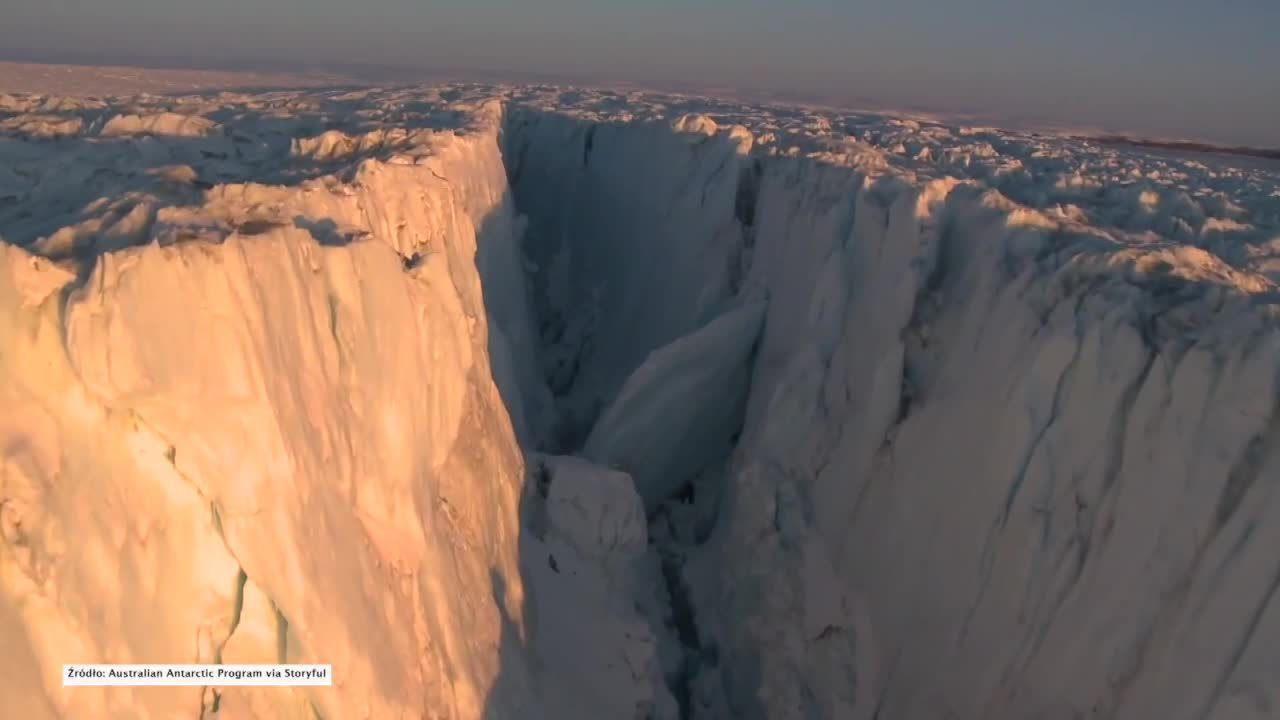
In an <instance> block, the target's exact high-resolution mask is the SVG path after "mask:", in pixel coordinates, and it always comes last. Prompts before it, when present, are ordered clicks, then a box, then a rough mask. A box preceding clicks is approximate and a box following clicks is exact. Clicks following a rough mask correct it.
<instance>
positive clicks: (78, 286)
mask: <svg viewBox="0 0 1280 720" xmlns="http://www.w3.org/2000/svg"><path fill="white" fill-rule="evenodd" d="M1277 188H1280V175H1278V174H1277V171H1276V169H1275V168H1274V167H1270V166H1267V165H1266V164H1252V165H1250V164H1248V163H1244V162H1241V161H1238V160H1228V159H1216V158H1212V157H1210V156H1196V157H1194V158H1192V157H1179V156H1176V155H1171V154H1168V153H1154V152H1148V151H1143V150H1137V149H1119V148H1105V147H1100V146H1095V145H1090V144H1087V143H1081V142H1076V141H1071V140H1064V139H1056V138H1049V137H1040V136H1032V135H1027V134H1020V133H1011V132H1001V131H997V130H992V129H985V128H963V127H950V126H944V125H941V124H937V123H930V122H920V121H914V120H903V119H894V118H885V117H878V116H872V115H867V114H860V113H849V112H837V111H819V110H812V109H798V108H785V107H763V106H744V105H739V104H735V103H730V102H724V101H715V100H707V99H700V98H690V97H668V96H656V95H648V94H643V93H611V92H605V91H581V90H560V89H556V88H547V87H539V88H504V87H489V86H472V85H455V86H439V87H415V88H391V89H371V90H359V91H321V90H307V91H296V92H271V93H250V94H241V93H225V94H222V95H216V96H214V95H206V96H198V97H197V96H193V97H185V98H183V97H163V96H137V97H129V98H112V99H107V100H102V99H84V98H71V97H58V96H28V95H0V237H3V238H4V242H3V243H0V644H2V645H3V646H4V647H5V648H6V651H5V652H3V653H0V717H22V718H36V719H39V718H73V717H74V718H78V717H113V718H114V717H120V718H126V717H127V718H172V717H192V718H223V719H230V718H268V717H272V718H274V717H297V718H314V717H321V718H348V717H352V718H359V717H372V718H411V717H412V718H423V717H425V718H449V719H458V720H464V719H466V720H469V719H471V718H541V717H545V718H557V719H559V718H583V720H586V719H588V718H591V719H596V718H627V719H630V718H637V719H639V718H654V719H662V720H666V719H668V718H670V719H672V720H674V719H675V718H700V719H707V720H710V719H716V718H728V717H741V718H784V719H785V718H805V719H808V718H832V719H838V720H844V719H845V718H852V719H857V718H866V719H868V720H870V719H872V718H875V719H877V720H899V719H906V720H913V719H915V718H920V719H922V720H929V719H932V718H946V717H956V718H1023V717H1026V718H1038V717H1040V718H1074V717H1096V718H1118V719H1122V720H1123V719H1125V718H1170V719H1172V720H1182V719H1184V718H1185V719H1186V720H1192V719H1200V718H1211V719H1214V720H1237V719H1248V718H1271V717H1275V716H1276V714H1277V710H1276V708H1280V681H1278V680H1277V670H1278V669H1280V600H1277V588H1278V587H1280V555H1277V553H1276V552H1275V548H1276V546H1277V544H1278V543H1280V495H1278V494H1277V493H1276V492H1275V491H1276V486H1277V482H1280V407H1278V405H1280V327H1278V326H1280V312H1278V311H1277V300H1280V291H1278V290H1277V287H1276V285H1275V281H1276V279H1277V277H1280V190H1277ZM94 661H99V662H105V661H111V662H190V661H199V662H276V661H297V662H323V663H332V664H333V665H334V666H335V675H336V685H335V687H334V688H331V689H326V688H297V689H244V688H242V689H236V688H227V689H224V690H222V691H218V692H214V691H213V690H201V689H181V688H157V689H145V690H144V689H129V688H105V689H77V690H74V691H73V690H71V689H64V688H62V686H61V679H60V675H59V673H60V670H61V666H62V664H63V663H65V662H94Z"/></svg>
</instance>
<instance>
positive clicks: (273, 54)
mask: <svg viewBox="0 0 1280 720" xmlns="http://www.w3.org/2000/svg"><path fill="white" fill-rule="evenodd" d="M15 2H16V5H17V7H16V8H14V7H12V6H10V7H7V8H6V9H5V11H4V21H3V23H2V24H0V56H10V57H40V58H42V59H51V60H52V59H65V60H74V61H96V62H126V61H134V62H138V61H151V62H157V63H161V64H165V63H170V64H172V63H176V62H178V61H179V60H180V59H182V60H185V61H186V62H187V64H192V65H209V64H218V63H224V62H237V63H247V64H250V65H253V64H264V65H265V64H269V63H274V64H285V65H289V64H295V63H298V64H331V65H341V64H344V63H361V64H366V65H373V64H377V65H397V66H405V67H409V68H421V69H423V70H426V71H440V70H446V71H451V72H459V71H490V72H493V71H497V72H502V71H518V72H527V73H540V74H545V75H549V76H559V77H564V78H566V79H569V80H579V81H581V80H587V79H592V80H597V81H608V80H625V81H635V82H643V83H648V84H651V85H659V86H661V85H663V84H664V83H665V84H671V83H684V84H696V85H703V86H717V87H725V88H738V89H742V90H778V91H787V92H791V93H798V94H802V95H814V96H821V97H822V99H826V100H829V101H832V102H835V101H844V102H850V103H852V102H857V101H860V102H862V103H874V104H881V105H889V106H910V107H913V108H917V109H921V110H927V109H932V110H936V111H953V112H977V113H983V114H987V115H990V116H991V117H992V119H993V120H997V119H1000V118H1004V119H1007V120H1008V121H1009V122H1015V123H1016V122H1025V121H1057V122H1061V123H1068V124H1080V125H1103V126H1107V127H1108V128H1110V129H1117V130H1133V131H1140V132H1144V133H1149V134H1159V135H1183V136H1194V137H1201V138H1205V139H1210V140H1217V141H1225V142H1239V143H1253V144H1269V145H1280V0H1217V2H1205V1H1204V0H1055V1H1050V0H1021V1H1019V0H928V1H926V0H883V1H881V2H870V1H869V0H844V1H843V2H837V1H836V0H776V1H771V2H767V1H766V0H645V1H643V2H641V1H638V0H523V1H521V2H517V1H516V0H15ZM6 5H10V3H6Z"/></svg>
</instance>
